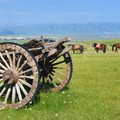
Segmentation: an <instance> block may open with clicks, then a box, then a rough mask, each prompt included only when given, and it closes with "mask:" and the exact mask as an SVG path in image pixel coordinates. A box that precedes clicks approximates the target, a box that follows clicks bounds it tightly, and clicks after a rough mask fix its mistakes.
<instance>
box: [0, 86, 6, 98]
mask: <svg viewBox="0 0 120 120" xmlns="http://www.w3.org/2000/svg"><path fill="white" fill-rule="evenodd" d="M5 90H6V87H4V88H3V89H2V91H1V92H0V96H1V95H2V94H3V93H4V92H5Z"/></svg>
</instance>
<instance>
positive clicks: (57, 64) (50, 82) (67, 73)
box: [41, 53, 72, 91]
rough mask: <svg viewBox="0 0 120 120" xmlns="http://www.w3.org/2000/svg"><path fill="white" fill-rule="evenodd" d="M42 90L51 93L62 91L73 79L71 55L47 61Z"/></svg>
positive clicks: (43, 71) (43, 73)
mask: <svg viewBox="0 0 120 120" xmlns="http://www.w3.org/2000/svg"><path fill="white" fill-rule="evenodd" d="M42 68H43V70H42V71H41V75H42V78H41V80H42V88H43V89H45V90H47V91H48V90H49V91H60V90H62V89H63V88H64V87H65V86H66V85H67V84H68V83H69V81H70V79H71V77H72V60H71V57H70V55H69V53H65V54H64V55H63V56H60V57H56V58H53V59H49V60H48V61H46V64H45V68H44V66H43V67H42Z"/></svg>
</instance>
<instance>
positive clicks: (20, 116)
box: [0, 46, 120, 120]
mask: <svg viewBox="0 0 120 120" xmlns="http://www.w3.org/2000/svg"><path fill="white" fill-rule="evenodd" d="M89 47H90V46H89ZM92 49H93V48H91V50H92ZM88 51H89V50H88ZM71 57H72V60H73V76H72V79H71V82H70V83H69V85H68V87H67V88H66V89H64V90H63V91H61V92H58V93H40V94H38V95H37V97H36V99H35V100H34V102H33V104H31V105H29V106H28V107H25V108H22V109H19V110H8V109H5V110H2V111H0V119H2V120H9V119H10V120H40V119H41V120H120V74H119V73H120V54H119V53H118V54H115V53H105V54H101V52H100V53H98V54H97V53H93V54H88V53H87V52H86V51H85V53H83V54H72V52H71Z"/></svg>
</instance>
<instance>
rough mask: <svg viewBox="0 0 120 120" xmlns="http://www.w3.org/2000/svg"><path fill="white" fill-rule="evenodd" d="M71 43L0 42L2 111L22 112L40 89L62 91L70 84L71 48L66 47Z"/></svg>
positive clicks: (0, 95)
mask: <svg viewBox="0 0 120 120" xmlns="http://www.w3.org/2000/svg"><path fill="white" fill-rule="evenodd" d="M67 41H69V40H68V39H67V38H64V39H61V40H59V41H57V42H55V43H52V44H47V45H45V43H44V42H41V41H37V40H31V41H30V42H28V43H25V44H22V45H19V44H16V43H9V42H6V43H0V109H3V108H6V107H7V108H13V109H19V108H21V107H23V106H25V105H26V104H28V103H30V102H31V101H32V100H33V98H34V97H35V95H36V93H37V91H38V90H39V91H40V90H46V91H60V90H62V89H63V88H64V87H65V86H66V85H67V84H68V83H69V81H70V79H71V76H72V60H71V57H70V54H69V50H70V49H71V46H68V47H65V46H64V45H63V43H65V42H67Z"/></svg>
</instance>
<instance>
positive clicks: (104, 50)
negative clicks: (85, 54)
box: [103, 45, 107, 53]
mask: <svg viewBox="0 0 120 120" xmlns="http://www.w3.org/2000/svg"><path fill="white" fill-rule="evenodd" d="M106 48H107V46H106V45H104V49H103V52H104V53H105V52H106Z"/></svg>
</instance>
